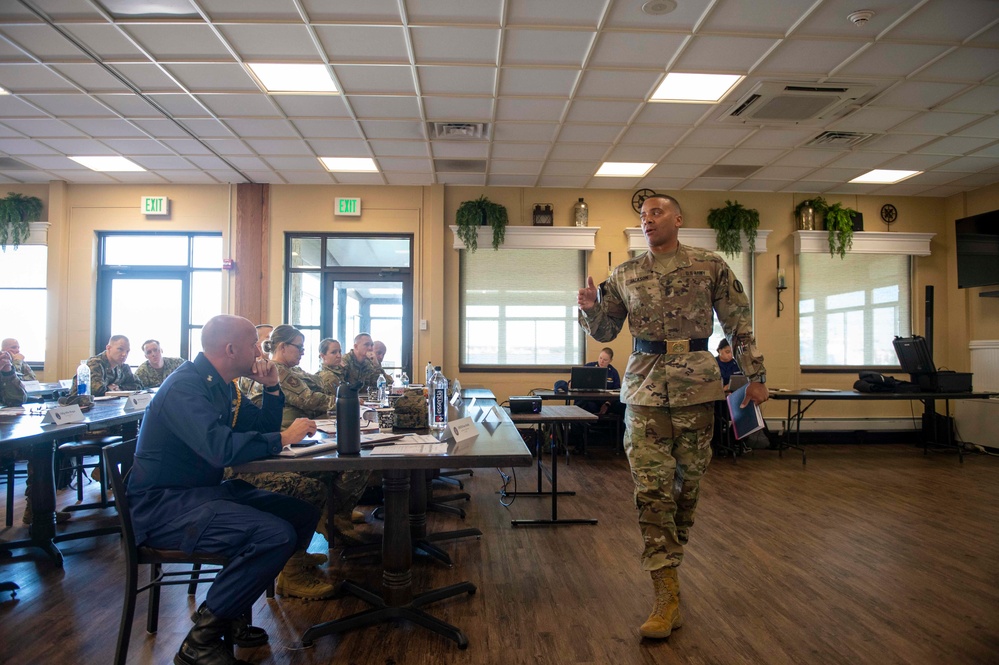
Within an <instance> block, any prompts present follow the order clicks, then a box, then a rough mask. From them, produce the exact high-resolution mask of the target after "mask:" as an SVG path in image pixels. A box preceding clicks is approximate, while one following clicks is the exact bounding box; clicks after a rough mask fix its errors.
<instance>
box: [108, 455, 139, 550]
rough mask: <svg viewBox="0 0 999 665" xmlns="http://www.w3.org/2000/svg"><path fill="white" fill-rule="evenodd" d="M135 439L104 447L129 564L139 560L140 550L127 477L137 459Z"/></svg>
mask: <svg viewBox="0 0 999 665" xmlns="http://www.w3.org/2000/svg"><path fill="white" fill-rule="evenodd" d="M135 444H136V440H135V439H129V440H127V441H122V442H121V443H113V444H111V445H109V446H105V447H104V462H105V465H106V468H107V471H108V475H109V476H110V477H111V488H112V489H113V490H114V505H115V509H116V510H117V511H118V519H119V521H120V522H121V535H122V538H123V539H124V541H125V558H126V560H127V561H128V563H129V565H132V564H133V562H138V551H137V549H136V544H135V530H134V529H133V528H132V514H131V513H130V512H129V505H128V496H127V491H128V490H127V488H126V485H125V477H126V476H127V475H128V472H129V471H131V470H132V462H133V460H134V459H135Z"/></svg>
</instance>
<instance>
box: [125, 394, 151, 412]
mask: <svg viewBox="0 0 999 665" xmlns="http://www.w3.org/2000/svg"><path fill="white" fill-rule="evenodd" d="M151 401H153V395H152V393H132V394H131V395H129V396H128V399H126V400H125V409H124V410H125V411H145V409H146V407H147V406H149V403H150V402H151Z"/></svg>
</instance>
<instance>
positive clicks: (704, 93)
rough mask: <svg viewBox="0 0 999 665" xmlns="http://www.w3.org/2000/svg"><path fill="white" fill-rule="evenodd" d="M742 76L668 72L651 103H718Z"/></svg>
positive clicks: (653, 94)
mask: <svg viewBox="0 0 999 665" xmlns="http://www.w3.org/2000/svg"><path fill="white" fill-rule="evenodd" d="M744 78H745V77H744V76H738V75H736V74H678V73H676V72H670V73H669V74H667V75H666V78H665V79H663V82H662V83H661V84H660V85H659V87H658V88H656V91H655V92H654V93H652V97H651V98H650V101H653V102H701V103H704V102H708V103H712V104H713V103H715V102H720V101H721V100H722V99H723V98H724V97H725V95H727V94H728V93H729V91H730V90H731V89H732V88H734V87H735V86H736V85H738V83H739V82H740V81H742V79H744Z"/></svg>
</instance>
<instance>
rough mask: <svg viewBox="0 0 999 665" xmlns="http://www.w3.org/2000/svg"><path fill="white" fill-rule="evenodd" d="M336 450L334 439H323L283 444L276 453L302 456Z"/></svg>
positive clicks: (282, 455)
mask: <svg viewBox="0 0 999 665" xmlns="http://www.w3.org/2000/svg"><path fill="white" fill-rule="evenodd" d="M331 450H336V441H334V440H332V439H324V440H322V441H310V440H306V441H300V442H298V443H293V444H292V445H290V446H285V447H284V448H282V449H281V452H280V453H278V454H279V455H280V456H281V457H304V456H305V455H318V454H319V453H322V452H328V451H331Z"/></svg>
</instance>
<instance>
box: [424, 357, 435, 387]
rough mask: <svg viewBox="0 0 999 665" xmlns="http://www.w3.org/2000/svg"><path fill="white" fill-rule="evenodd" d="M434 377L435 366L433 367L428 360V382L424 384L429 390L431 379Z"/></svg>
mask: <svg viewBox="0 0 999 665" xmlns="http://www.w3.org/2000/svg"><path fill="white" fill-rule="evenodd" d="M433 375H434V366H433V365H431V364H430V361H429V360H428V361H427V380H426V381H425V382H424V384H423V385H425V386H426V387H427V388H429V387H430V377H432V376H433Z"/></svg>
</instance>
